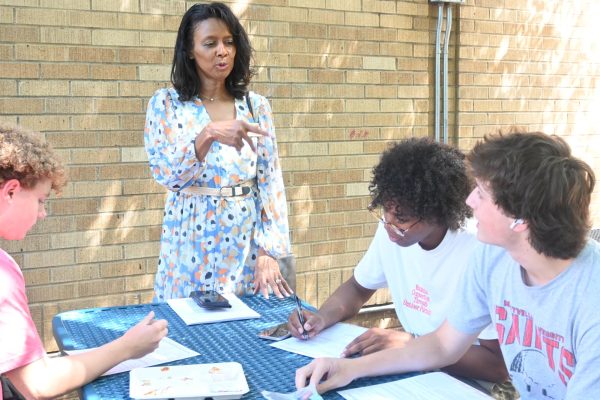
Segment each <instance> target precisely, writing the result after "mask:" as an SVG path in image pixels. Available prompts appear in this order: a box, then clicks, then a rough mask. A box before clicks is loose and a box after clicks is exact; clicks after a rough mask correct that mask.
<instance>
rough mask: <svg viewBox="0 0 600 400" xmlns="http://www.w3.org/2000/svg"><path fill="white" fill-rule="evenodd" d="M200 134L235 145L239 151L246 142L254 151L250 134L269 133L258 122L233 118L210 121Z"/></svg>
mask: <svg viewBox="0 0 600 400" xmlns="http://www.w3.org/2000/svg"><path fill="white" fill-rule="evenodd" d="M200 135H206V137H207V138H209V139H211V140H212V141H217V142H219V143H222V144H224V145H227V146H232V147H235V149H236V150H237V151H240V150H241V149H242V147H244V142H246V143H248V145H250V148H251V149H252V151H256V148H255V147H254V143H252V139H251V136H257V135H258V136H268V135H269V133H268V132H267V131H265V130H263V129H261V128H260V127H259V126H258V124H251V123H248V122H246V121H242V120H237V119H234V120H229V121H214V122H211V123H209V124H208V125H206V126H205V127H204V129H203V130H202V132H201V133H200Z"/></svg>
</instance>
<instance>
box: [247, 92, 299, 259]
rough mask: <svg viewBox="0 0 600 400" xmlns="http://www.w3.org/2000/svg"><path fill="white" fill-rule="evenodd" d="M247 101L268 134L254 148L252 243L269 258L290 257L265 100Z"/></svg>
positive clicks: (279, 175)
mask: <svg viewBox="0 0 600 400" xmlns="http://www.w3.org/2000/svg"><path fill="white" fill-rule="evenodd" d="M251 99H252V108H253V109H254V115H255V117H256V118H258V120H259V123H260V126H261V127H262V128H263V129H265V130H266V131H268V132H269V136H268V137H264V138H261V139H260V140H258V146H257V152H258V157H257V168H256V181H257V188H258V201H257V207H258V215H259V216H260V218H259V223H258V229H257V234H256V236H255V241H256V243H257V244H258V246H259V247H262V248H263V249H264V250H265V251H266V252H267V253H268V254H269V255H271V256H273V257H275V258H280V257H283V256H286V255H289V254H291V246H290V232H289V226H288V213H287V203H286V198H285V187H284V185H283V176H282V173H281V164H280V162H279V155H278V153H277V140H276V139H275V127H274V125H273V114H272V111H271V106H270V104H269V102H268V101H267V99H266V98H265V97H263V96H258V95H253V96H251ZM256 105H258V107H256Z"/></svg>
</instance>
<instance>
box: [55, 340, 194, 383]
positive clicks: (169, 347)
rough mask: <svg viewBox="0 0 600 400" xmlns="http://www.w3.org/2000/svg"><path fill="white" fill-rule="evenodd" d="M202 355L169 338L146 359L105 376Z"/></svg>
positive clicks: (123, 363)
mask: <svg viewBox="0 0 600 400" xmlns="http://www.w3.org/2000/svg"><path fill="white" fill-rule="evenodd" d="M90 350H93V349H85V350H67V351H65V353H67V354H69V355H74V354H80V353H85V352H87V351H90ZM198 355H200V353H196V352H195V351H194V350H191V349H188V348H187V347H185V346H183V345H182V344H179V343H177V342H176V341H174V340H172V339H169V338H168V337H165V338H163V339H162V340H161V341H160V343H159V344H158V347H157V348H156V350H154V351H153V352H152V353H149V354H146V355H145V356H144V357H141V358H136V359H131V360H127V361H123V362H122V363H120V364H117V365H116V366H114V367H113V368H111V369H109V370H108V371H106V372H105V373H104V374H103V376H104V375H112V374H118V373H119V372H125V371H130V370H132V369H134V368H143V367H148V366H151V365H158V364H164V363H167V362H171V361H176V360H182V359H184V358H189V357H195V356H198Z"/></svg>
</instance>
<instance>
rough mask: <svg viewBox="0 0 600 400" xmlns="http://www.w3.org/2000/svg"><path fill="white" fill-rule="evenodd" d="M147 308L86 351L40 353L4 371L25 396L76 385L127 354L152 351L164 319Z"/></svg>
mask: <svg viewBox="0 0 600 400" xmlns="http://www.w3.org/2000/svg"><path fill="white" fill-rule="evenodd" d="M153 318H154V313H153V312H150V313H149V314H148V315H147V316H146V317H145V318H144V319H143V320H142V321H141V322H140V323H138V324H137V325H136V326H134V327H133V328H131V329H130V330H128V331H127V332H125V334H124V335H123V336H121V337H120V338H118V339H116V340H114V341H112V342H110V343H107V344H105V345H104V346H101V347H99V348H98V349H96V350H92V351H89V352H86V353H81V354H77V355H72V356H65V357H58V358H48V357H44V358H41V359H39V360H36V361H34V362H32V363H30V364H27V365H24V366H22V367H19V368H16V369H13V370H11V371H8V372H6V376H7V377H8V379H9V380H10V381H11V383H12V384H13V385H14V386H15V387H16V388H17V390H18V391H19V392H20V393H21V394H23V396H25V397H26V398H27V399H48V398H53V397H56V396H59V395H61V394H63V393H66V392H69V391H71V390H74V389H77V388H79V387H81V386H83V385H85V384H87V383H89V382H91V381H93V380H94V379H96V378H97V377H99V376H100V375H102V374H103V373H104V372H106V371H108V370H109V369H111V368H112V367H114V366H115V365H117V364H119V363H121V362H123V361H125V360H128V359H130V358H140V357H142V356H144V355H146V354H148V353H150V352H152V351H154V350H155V349H156V348H157V347H158V344H159V342H160V340H161V339H162V338H163V337H165V335H166V334H167V321H164V320H160V321H157V320H154V319H153Z"/></svg>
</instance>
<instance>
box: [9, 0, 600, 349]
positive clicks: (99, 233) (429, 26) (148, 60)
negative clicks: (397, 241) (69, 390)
mask: <svg viewBox="0 0 600 400" xmlns="http://www.w3.org/2000/svg"><path fill="white" fill-rule="evenodd" d="M241 3H242V4H237V3H236V2H229V4H230V5H232V7H233V8H234V10H235V11H236V13H237V14H238V15H239V16H240V18H241V19H242V22H243V24H244V25H245V27H246V28H247V30H248V32H249V34H250V35H251V38H252V41H253V45H254V47H255V49H256V50H257V52H256V65H257V69H258V75H257V77H256V78H255V81H254V85H253V89H254V90H255V91H257V92H259V93H261V94H263V95H266V96H268V97H269V99H270V100H271V103H272V107H273V110H274V112H275V123H276V127H277V135H278V140H279V143H280V152H281V158H282V164H283V169H284V178H285V182H286V184H287V194H288V203H289V208H290V223H291V227H292V241H293V248H294V252H295V253H296V255H297V257H298V271H299V276H298V292H299V294H300V295H301V296H302V297H305V298H306V299H307V300H308V301H309V302H311V303H313V304H315V305H320V304H321V303H322V302H323V301H324V300H325V299H326V298H327V296H329V295H330V294H331V293H332V292H333V290H335V288H336V287H337V286H339V284H340V283H341V282H343V281H344V280H345V279H347V278H348V277H350V276H351V274H352V269H353V267H354V266H355V265H356V263H357V262H358V260H359V259H360V258H361V256H362V254H363V252H364V251H365V249H366V248H367V246H368V245H369V242H370V237H371V235H372V234H373V232H374V229H375V224H374V223H373V221H372V220H371V217H370V216H369V215H368V213H367V212H365V208H366V206H367V204H368V195H367V193H368V192H367V182H368V181H369V179H370V170H371V168H372V166H373V165H374V164H375V163H377V161H378V158H379V154H380V152H381V151H382V150H383V149H385V147H386V146H387V144H388V143H389V142H390V141H393V140H397V139H400V138H403V137H408V136H424V135H432V126H433V82H434V74H433V68H434V67H433V66H434V62H433V60H434V59H433V55H434V40H435V32H434V31H435V25H436V15H437V8H436V7H435V6H431V5H430V4H428V2H427V1H426V0H412V1H411V0H398V1H393V0H351V1H350V0H345V1H341V0H340V1H334V0H302V1H300V0H260V1H255V0H250V1H249V2H248V3H249V4H248V5H244V4H243V3H244V2H241ZM191 4H192V2H185V1H167V0H132V1H118V0H108V1H107V0H64V1H50V0H36V1H26V0H20V1H19V0H0V119H2V120H3V121H9V122H14V123H20V124H22V125H24V126H26V127H28V128H31V129H37V130H40V131H42V132H43V133H44V134H45V135H46V137H47V139H48V140H49V141H50V142H51V143H52V144H53V145H54V147H55V148H56V149H57V150H58V151H59V152H60V154H61V156H62V158H63V159H64V160H65V162H66V163H67V164H68V166H69V173H70V183H69V185H68V187H67V188H66V190H65V193H64V196H63V197H62V198H60V199H53V200H51V201H50V205H49V208H50V210H49V211H50V215H49V217H48V218H47V219H46V220H45V221H42V222H40V223H39V224H38V226H36V227H35V228H34V230H33V231H32V232H31V233H30V235H29V236H28V237H27V239H25V240H23V241H22V242H13V243H5V242H3V243H1V246H2V247H3V248H5V249H7V250H8V251H9V252H10V253H11V254H13V255H14V256H15V258H16V259H17V261H18V262H19V263H20V264H21V265H22V267H23V270H24V272H25V277H26V280H27V284H28V295H29V297H30V301H31V304H32V305H31V307H32V312H33V316H34V319H35V321H36V323H37V325H38V327H39V329H40V332H42V334H43V336H44V341H45V343H46V345H47V348H48V349H49V350H52V349H54V348H55V345H54V343H53V340H52V334H51V327H50V321H51V318H52V316H53V315H54V314H56V313H57V312H61V311H65V310H69V309H74V308H82V307H97V306H110V305H117V304H124V303H128V304H129V303H137V302H147V301H149V300H150V299H151V296H152V277H153V273H154V271H155V269H156V257H157V254H158V241H159V238H160V222H161V215H162V206H163V198H164V190H163V189H162V188H161V187H159V186H158V185H157V184H155V183H154V182H153V180H152V178H151V176H150V174H149V170H148V168H147V166H146V161H145V154H144V151H143V137H142V131H143V124H144V112H145V107H146V103H147V101H148V98H149V97H150V96H151V95H152V93H153V92H154V91H155V90H156V89H157V88H159V87H163V86H166V85H167V84H168V76H169V68H170V61H171V58H172V51H173V50H172V48H173V44H174V40H175V37H176V30H177V27H178V25H179V21H180V18H181V15H182V14H183V13H184V11H185V9H187V8H188V7H189V6H190V5H191ZM594 11H595V13H594ZM598 11H599V10H598V6H597V5H596V4H595V1H594V0H588V1H581V0H577V1H576V0H569V1H541V0H539V1H529V2H522V1H519V0H503V1H487V0H467V4H466V5H464V6H461V8H460V10H455V16H456V18H455V21H454V30H453V35H452V46H451V51H450V56H451V57H450V59H451V63H450V66H449V71H450V83H451V87H450V91H449V93H450V105H449V111H450V128H451V129H450V134H451V137H452V141H453V142H455V143H457V144H458V145H459V146H460V147H461V148H463V149H465V150H466V149H468V148H469V147H470V146H471V145H472V144H473V142H474V140H475V139H476V138H479V137H481V136H482V135H483V134H485V133H487V132H489V131H490V130H492V129H494V128H495V127H496V126H498V125H507V124H520V125H526V126H528V127H530V128H531V129H542V130H544V131H546V132H549V133H558V134H561V135H565V136H566V137H567V138H568V140H569V142H570V143H571V144H572V145H573V147H574V149H575V152H576V153H577V154H578V155H580V156H582V157H584V158H585V159H586V160H587V161H589V162H590V163H592V164H593V165H594V166H596V167H597V166H598V163H599V160H600V156H599V154H598V148H600V146H598V145H599V144H600V143H599V142H600V139H599V138H598V135H597V134H596V130H595V127H596V126H598V125H599V124H598V122H600V121H598V119H599V118H600V116H599V115H600V114H599V113H597V112H596V113H594V111H595V108H597V106H598V105H600V92H599V90H600V89H599V88H600V85H599V84H598V80H599V75H600V74H599V72H600V65H599V61H600V59H599V57H600V56H599V54H600V51H599V50H600V48H598V44H597V42H596V40H595V38H597V36H598V35H597V33H598V29H597V25H598V24H597V23H596V22H595V21H594V20H593V16H594V15H597V14H598ZM455 43H459V44H460V46H459V47H456V46H454V44H455ZM457 71H458V72H459V74H458V78H457V74H456V72H457ZM595 106H596V107H595ZM457 126H458V128H457ZM458 135H459V136H460V139H459V138H458V137H457V136H458ZM596 199H597V197H596ZM599 212H600V211H599V210H598V207H597V206H596V207H595V208H594V213H595V214H594V215H595V222H596V225H600V214H599ZM388 298H389V297H388V294H387V293H386V292H385V291H384V292H381V293H378V294H377V296H375V297H374V299H373V300H372V303H383V302H386V301H387V300H388Z"/></svg>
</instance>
